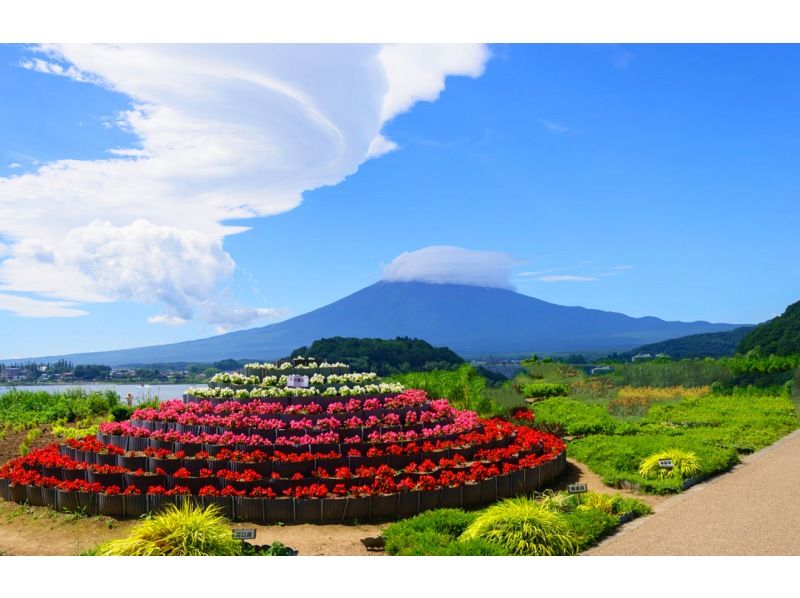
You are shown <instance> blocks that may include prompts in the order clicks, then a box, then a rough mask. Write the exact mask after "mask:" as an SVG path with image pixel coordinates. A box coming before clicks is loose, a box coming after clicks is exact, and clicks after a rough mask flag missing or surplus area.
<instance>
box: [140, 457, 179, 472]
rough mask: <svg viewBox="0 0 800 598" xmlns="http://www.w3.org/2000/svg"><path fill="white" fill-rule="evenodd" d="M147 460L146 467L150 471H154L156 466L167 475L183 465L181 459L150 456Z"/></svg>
mask: <svg viewBox="0 0 800 598" xmlns="http://www.w3.org/2000/svg"><path fill="white" fill-rule="evenodd" d="M148 461H149V467H148V469H149V470H150V471H155V470H156V468H157V467H160V468H161V469H163V470H164V471H165V472H167V474H168V475H172V474H173V473H175V472H176V471H178V470H179V469H180V468H181V467H183V459H157V458H155V457H150V458H149V459H148Z"/></svg>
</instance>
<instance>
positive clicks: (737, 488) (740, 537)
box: [584, 430, 800, 556]
mask: <svg viewBox="0 0 800 598" xmlns="http://www.w3.org/2000/svg"><path fill="white" fill-rule="evenodd" d="M742 461H743V462H742V463H741V464H740V465H737V466H736V467H735V468H733V469H732V470H731V471H730V472H728V473H726V474H723V475H720V476H718V477H716V478H714V479H712V480H710V481H708V482H706V483H704V484H698V485H697V486H694V487H692V488H690V489H689V490H687V491H686V492H684V493H682V494H680V495H678V496H675V497H673V498H670V499H669V500H666V501H664V502H663V503H661V504H659V505H657V506H656V507H655V509H654V511H655V513H654V514H653V515H650V516H649V517H644V518H642V519H639V520H636V521H633V522H631V523H629V524H627V525H624V526H623V527H622V528H621V529H620V531H619V532H618V533H617V534H615V535H614V536H612V537H610V538H608V539H607V540H605V541H604V542H602V543H601V544H599V545H598V546H596V547H595V548H593V549H591V550H589V551H587V552H586V553H584V554H586V555H603V556H636V555H674V556H683V555H714V556H728V555H753V556H759V555H800V430H797V431H795V432H793V433H791V434H789V435H788V436H786V437H784V438H783V439H781V440H779V441H778V442H776V443H775V444H773V445H771V446H769V447H767V448H765V449H763V450H761V451H759V452H757V453H755V454H753V455H749V456H747V457H745V458H744V459H742Z"/></svg>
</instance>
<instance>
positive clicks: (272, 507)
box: [264, 498, 294, 523]
mask: <svg viewBox="0 0 800 598" xmlns="http://www.w3.org/2000/svg"><path fill="white" fill-rule="evenodd" d="M264 520H265V521H266V522H267V523H277V522H283V523H288V522H291V521H294V499H292V498H272V499H269V498H267V499H264Z"/></svg>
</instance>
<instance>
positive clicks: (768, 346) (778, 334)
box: [738, 301, 800, 355]
mask: <svg viewBox="0 0 800 598" xmlns="http://www.w3.org/2000/svg"><path fill="white" fill-rule="evenodd" d="M756 347H759V348H760V349H761V354H762V355H792V354H795V353H800V301H798V302H797V303H792V304H791V305H790V306H789V307H787V308H786V311H784V312H783V313H782V314H781V315H780V316H778V317H777V318H773V319H771V320H769V321H767V322H764V323H763V324H759V325H758V326H756V327H755V328H754V329H753V330H752V331H751V332H750V334H748V335H747V336H746V337H744V338H743V339H742V342H741V343H739V348H738V352H739V353H747V352H748V351H750V350H751V349H755V348H756Z"/></svg>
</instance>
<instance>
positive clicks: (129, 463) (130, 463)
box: [116, 455, 150, 471]
mask: <svg viewBox="0 0 800 598" xmlns="http://www.w3.org/2000/svg"><path fill="white" fill-rule="evenodd" d="M116 464H117V465H119V466H120V467H126V468H128V469H130V470H131V471H136V470H137V469H147V468H148V467H149V465H150V459H149V458H148V457H147V456H145V455H136V456H135V457H126V456H125V455H117V463H116Z"/></svg>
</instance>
